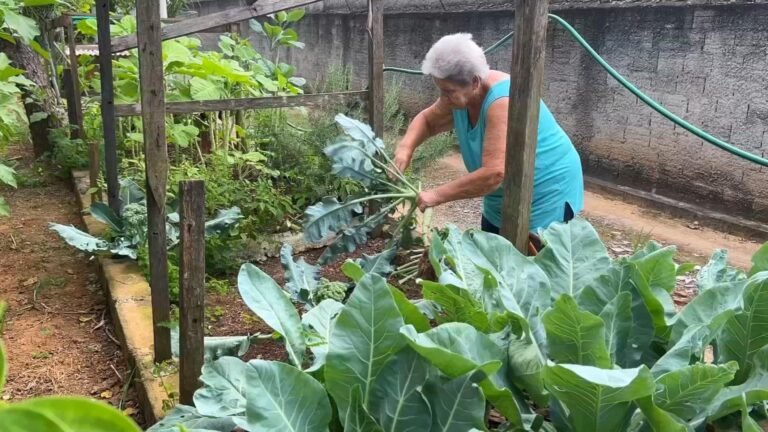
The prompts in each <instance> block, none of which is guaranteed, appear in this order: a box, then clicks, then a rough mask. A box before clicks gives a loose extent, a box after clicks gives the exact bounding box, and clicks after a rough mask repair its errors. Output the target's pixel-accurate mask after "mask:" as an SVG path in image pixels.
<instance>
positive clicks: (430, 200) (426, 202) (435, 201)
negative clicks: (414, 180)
mask: <svg viewBox="0 0 768 432" xmlns="http://www.w3.org/2000/svg"><path fill="white" fill-rule="evenodd" d="M442 203H443V202H442V201H441V199H440V195H439V194H438V193H437V192H436V191H434V190H426V191H423V192H421V193H419V196H418V197H417V198H416V205H417V206H419V210H421V211H422V212H425V211H426V210H427V209H429V208H432V207H437V206H439V205H440V204H442Z"/></svg>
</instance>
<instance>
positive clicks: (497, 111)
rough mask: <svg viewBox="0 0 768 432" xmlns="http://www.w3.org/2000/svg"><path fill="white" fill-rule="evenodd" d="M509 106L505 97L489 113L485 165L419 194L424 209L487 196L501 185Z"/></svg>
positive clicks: (492, 106) (484, 149)
mask: <svg viewBox="0 0 768 432" xmlns="http://www.w3.org/2000/svg"><path fill="white" fill-rule="evenodd" d="M508 110H509V99H507V98H504V99H499V100H498V101H496V102H494V103H493V104H492V105H491V107H490V108H489V109H488V112H487V113H486V126H485V141H484V142H483V166H482V167H480V169H478V170H477V171H475V172H472V173H469V174H467V175H465V176H462V177H460V178H458V179H456V180H454V181H452V182H449V183H446V184H444V185H442V186H440V187H437V188H435V189H432V190H428V191H424V192H422V193H421V194H419V200H418V204H419V208H420V209H421V210H422V211H424V210H426V209H428V208H430V207H435V206H438V205H440V204H445V203H447V202H450V201H457V200H462V199H469V198H477V197H481V196H485V195H488V194H489V193H491V192H493V191H495V190H496V189H498V188H499V186H501V183H502V182H503V181H504V156H505V154H506V147H507V120H508V119H507V116H508Z"/></svg>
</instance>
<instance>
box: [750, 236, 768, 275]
mask: <svg viewBox="0 0 768 432" xmlns="http://www.w3.org/2000/svg"><path fill="white" fill-rule="evenodd" d="M764 271H768V243H766V244H764V245H763V246H761V247H760V249H758V251H757V252H755V254H754V255H752V269H751V270H750V271H749V275H750V276H754V275H756V274H758V273H760V272H764Z"/></svg>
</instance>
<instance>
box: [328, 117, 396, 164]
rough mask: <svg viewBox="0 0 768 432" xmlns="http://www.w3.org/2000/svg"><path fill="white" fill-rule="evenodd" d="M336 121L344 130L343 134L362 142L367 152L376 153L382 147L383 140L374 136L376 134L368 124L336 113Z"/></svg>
mask: <svg viewBox="0 0 768 432" xmlns="http://www.w3.org/2000/svg"><path fill="white" fill-rule="evenodd" d="M336 123H337V124H338V125H339V126H340V127H341V128H342V129H343V130H344V133H345V134H347V135H349V136H350V137H352V138H353V139H355V140H357V141H360V142H361V143H363V144H364V145H365V146H366V147H365V150H366V152H367V153H370V154H376V152H378V151H381V150H383V149H384V141H382V140H381V139H380V138H376V134H375V133H374V132H373V129H371V127H370V126H369V125H367V124H365V123H363V122H360V121H358V120H355V119H353V118H350V117H347V116H345V115H344V114H337V115H336Z"/></svg>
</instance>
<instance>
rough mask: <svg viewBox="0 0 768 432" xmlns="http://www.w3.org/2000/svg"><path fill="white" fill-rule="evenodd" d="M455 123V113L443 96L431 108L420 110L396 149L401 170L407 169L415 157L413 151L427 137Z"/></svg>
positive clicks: (396, 160) (397, 162)
mask: <svg viewBox="0 0 768 432" xmlns="http://www.w3.org/2000/svg"><path fill="white" fill-rule="evenodd" d="M452 125H453V113H452V111H451V109H450V107H449V106H448V104H447V103H446V102H444V101H443V99H442V98H440V99H438V101H437V102H435V103H434V104H432V106H430V107H429V108H427V109H425V110H424V111H422V112H420V113H419V114H418V115H417V116H416V117H415V118H414V119H413V121H412V122H411V124H410V125H409V126H408V130H407V131H406V132H405V136H404V137H403V139H402V140H401V141H400V144H398V146H397V148H396V149H395V159H394V163H395V165H396V166H397V168H399V169H400V171H405V170H406V168H408V165H410V163H411V158H413V152H414V151H415V150H416V148H417V147H418V146H419V145H421V143H423V142H424V141H426V140H427V138H429V137H432V136H435V135H437V134H439V133H441V132H446V131H449V130H450V129H451V127H452Z"/></svg>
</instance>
